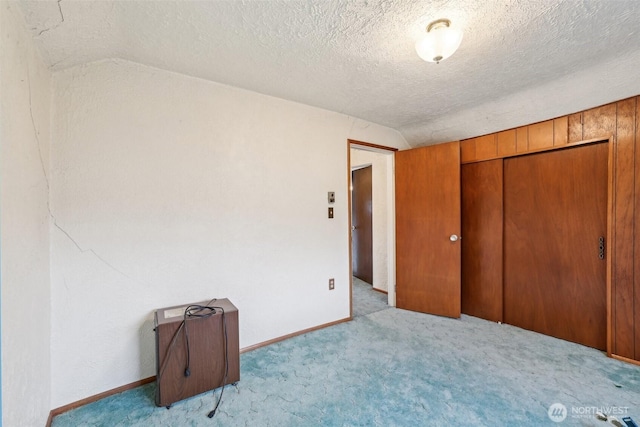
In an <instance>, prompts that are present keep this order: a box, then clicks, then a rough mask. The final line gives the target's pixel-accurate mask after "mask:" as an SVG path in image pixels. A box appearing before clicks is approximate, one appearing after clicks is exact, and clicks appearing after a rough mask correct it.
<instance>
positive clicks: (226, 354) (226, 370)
mask: <svg viewBox="0 0 640 427" xmlns="http://www.w3.org/2000/svg"><path fill="white" fill-rule="evenodd" d="M215 308H217V309H220V310H222V329H223V332H224V379H223V380H222V388H221V389H220V396H219V397H218V402H217V403H216V406H215V407H214V408H213V410H212V411H211V412H209V413H208V414H207V417H209V418H213V416H214V415H215V414H216V411H217V410H218V407H219V406H220V402H222V395H223V394H224V386H225V385H226V384H227V375H228V374H229V348H228V345H227V318H226V317H225V314H224V308H222V307H215ZM215 396H216V392H215V390H214V391H213V398H214V399H215Z"/></svg>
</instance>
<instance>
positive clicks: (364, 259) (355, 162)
mask: <svg viewBox="0 0 640 427" xmlns="http://www.w3.org/2000/svg"><path fill="white" fill-rule="evenodd" d="M394 151H396V149H395V148H390V147H384V146H379V145H375V144H370V143H366V142H362V141H354V140H349V141H348V152H349V190H350V191H349V192H348V193H349V209H350V212H351V214H350V218H349V228H350V231H349V232H350V240H349V241H350V248H349V254H350V268H351V279H352V283H351V316H352V317H357V316H361V315H366V314H370V313H373V312H375V311H379V310H382V309H384V308H387V307H389V306H394V305H395V215H394V212H395V211H394V197H395V196H394V172H393V171H394V169H393V164H394V156H393V153H394Z"/></svg>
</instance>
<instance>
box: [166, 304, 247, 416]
mask: <svg viewBox="0 0 640 427" xmlns="http://www.w3.org/2000/svg"><path fill="white" fill-rule="evenodd" d="M193 305H201V306H206V305H209V306H211V307H216V309H215V314H212V315H211V316H208V317H201V318H199V317H191V318H189V317H187V320H186V328H187V331H188V334H189V353H190V356H189V370H190V372H191V373H190V375H189V376H188V377H187V376H185V368H186V367H187V343H186V337H185V328H184V327H182V329H181V330H180V331H178V329H179V328H180V326H181V324H182V321H183V320H184V311H185V309H186V308H187V307H188V306H189V304H186V305H180V306H173V307H166V308H162V309H158V310H156V312H155V333H156V405H158V406H170V405H171V404H173V403H174V402H177V401H179V400H182V399H186V398H188V397H191V396H195V395H197V394H200V393H204V392H206V391H209V390H213V389H216V388H218V387H221V386H222V385H223V383H224V384H232V383H235V382H237V381H239V380H240V360H239V359H240V342H239V340H238V309H237V308H236V307H235V306H234V305H233V304H232V303H231V301H229V300H228V299H226V298H225V299H219V300H215V301H213V302H210V301H202V302H199V303H194V304H193ZM220 308H222V309H224V319H223V311H222V310H221V309H220ZM204 313H206V312H205V311H202V312H201V314H204ZM225 326H226V341H227V342H226V344H227V348H226V356H227V358H228V372H227V378H226V381H225V378H224V377H225ZM177 331H178V335H177V336H176V338H175V341H174V343H173V345H171V342H172V340H173V339H174V336H175V335H176V332H177Z"/></svg>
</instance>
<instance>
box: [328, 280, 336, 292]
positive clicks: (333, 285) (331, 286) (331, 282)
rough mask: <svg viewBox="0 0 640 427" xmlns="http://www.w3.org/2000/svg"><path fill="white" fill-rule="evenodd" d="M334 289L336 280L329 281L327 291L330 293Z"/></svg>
mask: <svg viewBox="0 0 640 427" xmlns="http://www.w3.org/2000/svg"><path fill="white" fill-rule="evenodd" d="M335 287H336V280H335V279H329V290H330V291H332V290H334V289H335Z"/></svg>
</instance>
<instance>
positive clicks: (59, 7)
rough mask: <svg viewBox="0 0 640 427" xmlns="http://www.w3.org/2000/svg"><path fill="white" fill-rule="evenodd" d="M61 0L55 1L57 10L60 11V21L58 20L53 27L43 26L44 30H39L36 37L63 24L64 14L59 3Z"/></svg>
mask: <svg viewBox="0 0 640 427" xmlns="http://www.w3.org/2000/svg"><path fill="white" fill-rule="evenodd" d="M61 2H62V0H58V2H57V3H58V12H60V22H58V23H57V24H56V25H54V26H53V27H50V28H45V29H44V30H42V31H40V32H39V33H38V35H37V36H36V37H40V36H41V35H42V34H44V33H46V32H47V31H50V30H55V29H56V28H58V27H59V26H60V25H62V24H64V14H63V13H62V6H61V5H60V3H61Z"/></svg>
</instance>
